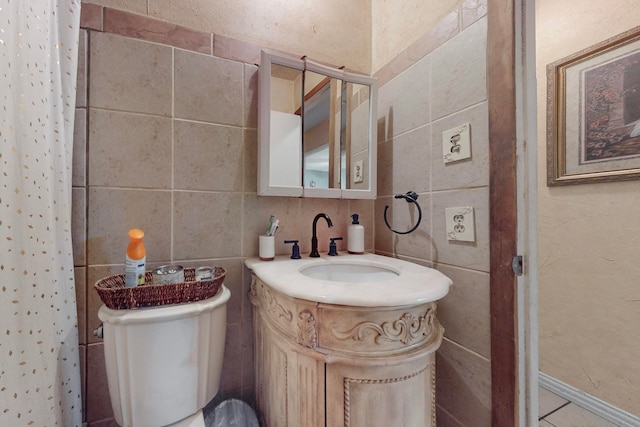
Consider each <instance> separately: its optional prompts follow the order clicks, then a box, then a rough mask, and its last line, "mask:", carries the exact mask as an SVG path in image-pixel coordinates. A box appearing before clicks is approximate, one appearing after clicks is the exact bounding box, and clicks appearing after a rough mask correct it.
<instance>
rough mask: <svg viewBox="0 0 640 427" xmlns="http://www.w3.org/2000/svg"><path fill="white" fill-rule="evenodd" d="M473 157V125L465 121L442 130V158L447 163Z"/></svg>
mask: <svg viewBox="0 0 640 427" xmlns="http://www.w3.org/2000/svg"><path fill="white" fill-rule="evenodd" d="M470 158H471V125H470V124H469V123H465V124H463V125H461V126H457V127H455V128H451V129H449V130H445V131H444V132H442V159H443V161H444V163H445V164H447V163H451V162H457V161H458V160H464V159H470Z"/></svg>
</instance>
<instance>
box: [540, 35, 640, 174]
mask: <svg viewBox="0 0 640 427" xmlns="http://www.w3.org/2000/svg"><path fill="white" fill-rule="evenodd" d="M638 178H640V27H636V28H634V29H632V30H630V31H627V32H625V33H623V34H620V35H618V36H616V37H613V38H611V39H608V40H605V41H603V42H602V43H599V44H597V45H595V46H592V47H589V48H587V49H584V50H582V51H580V52H577V53H575V54H573V55H571V56H569V57H567V58H563V59H561V60H559V61H556V62H554V63H552V64H549V65H548V66H547V185H549V186H556V185H565V184H582V183H593V182H610V181H617V180H629V179H638Z"/></svg>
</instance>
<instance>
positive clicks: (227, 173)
mask: <svg viewBox="0 0 640 427" xmlns="http://www.w3.org/2000/svg"><path fill="white" fill-rule="evenodd" d="M83 6H84V5H83ZM117 15H118V16H121V15H122V13H121V12H118V14H117ZM114 16H115V15H114V11H113V10H110V9H102V8H98V9H95V8H93V9H91V8H87V9H86V11H85V15H84V21H83V22H84V23H85V28H87V27H89V28H93V29H91V30H82V36H81V40H80V42H81V48H80V61H79V64H80V65H79V67H80V72H79V73H78V76H79V82H78V102H77V108H78V109H77V120H76V133H75V143H74V147H75V150H74V175H73V202H74V204H73V228H74V230H73V239H74V261H75V265H76V283H77V294H78V315H79V333H80V343H81V356H82V358H81V360H82V367H81V369H82V375H83V377H82V378H83V410H84V419H85V421H87V422H88V423H89V425H90V426H91V427H94V426H101V427H106V426H114V425H115V423H114V422H113V420H112V410H111V406H110V400H109V396H108V388H107V382H106V376H105V370H104V353H103V344H102V340H101V339H99V338H96V337H94V336H93V334H92V331H93V330H94V329H95V328H96V327H98V326H99V324H100V321H99V320H98V318H97V311H98V309H99V307H100V305H101V301H100V299H99V297H98V295H97V293H96V292H95V290H94V289H93V284H94V283H95V282H96V281H97V280H99V279H100V278H102V277H105V276H107V275H110V274H120V273H122V271H123V268H124V266H123V262H124V250H125V248H126V245H127V243H128V238H127V231H128V230H129V229H130V228H132V227H139V228H142V229H143V230H144V231H145V239H144V241H145V246H146V248H147V262H148V267H149V268H153V267H155V266H158V265H161V264H166V263H174V262H175V263H180V264H182V265H185V266H194V265H202V264H208V265H212V264H213V265H218V266H221V267H224V268H225V269H226V270H227V276H226V280H225V286H227V287H228V288H229V289H230V290H231V292H232V298H231V300H230V302H229V305H228V310H227V311H228V314H227V342H226V347H225V362H224V368H223V369H224V373H223V377H222V384H221V391H220V393H219V395H218V396H217V398H224V397H239V398H242V399H245V400H247V401H249V402H252V401H253V399H254V397H253V394H254V393H253V387H254V379H253V342H252V339H253V327H252V311H251V305H250V303H249V300H248V298H247V291H248V289H249V285H250V275H249V274H248V270H246V269H245V267H244V264H243V261H244V259H245V258H246V257H253V256H256V255H257V236H258V235H259V234H261V233H263V232H264V227H265V226H266V222H267V219H268V217H269V215H270V214H274V215H276V216H277V217H278V218H280V220H281V228H280V230H279V232H278V237H280V238H281V239H278V242H277V245H276V251H277V253H278V254H285V253H289V252H290V250H291V249H290V246H287V245H285V244H284V243H283V242H282V240H284V239H299V240H300V246H301V250H302V252H303V254H304V253H308V252H309V250H310V239H311V222H312V220H313V217H314V216H315V214H316V213H318V212H321V211H323V212H326V213H327V214H329V215H330V216H331V218H332V219H333V220H334V224H335V227H334V228H333V229H332V230H331V231H329V230H327V229H323V228H322V227H321V230H320V231H319V234H320V236H319V239H320V250H321V251H327V249H328V242H329V237H330V236H331V237H334V236H335V237H337V236H343V237H346V227H347V225H348V224H349V222H350V221H349V220H350V215H351V214H352V213H354V212H357V213H359V214H360V218H361V221H362V222H363V224H364V226H365V227H366V228H367V230H369V231H370V233H368V235H367V238H366V242H365V243H366V248H367V249H368V250H373V241H374V240H373V208H374V204H373V202H372V201H348V200H344V201H335V200H302V199H291V198H274V197H258V196H257V194H256V188H257V185H256V169H257V166H256V157H257V133H256V124H257V71H258V67H257V66H255V65H254V64H253V63H251V62H249V61H250V60H249V59H247V60H245V61H247V62H243V61H238V60H235V59H234V60H232V59H229V58H228V57H225V58H223V57H220V56H214V55H212V54H211V52H213V50H214V48H213V45H211V46H210V50H209V53H207V54H203V53H201V50H202V49H201V45H202V43H201V40H202V39H203V37H204V38H206V36H202V35H199V36H198V37H192V38H187V41H188V40H191V39H193V40H196V43H195V44H194V45H193V46H192V49H182V48H178V47H175V46H176V44H179V45H180V46H182V47H185V43H186V44H188V43H187V42H185V38H184V37H183V35H184V34H185V32H187V33H188V32H190V31H191V32H192V30H189V29H184V28H182V29H181V30H180V31H179V32H178V34H180V37H182V38H181V39H180V43H174V42H175V40H173V39H171V34H174V33H175V32H173V33H171V34H169V35H168V36H167V38H165V39H163V44H160V43H156V42H154V41H149V40H145V37H146V35H148V32H145V31H138V32H136V31H133V32H131V28H134V29H135V28H136V26H138V27H139V28H148V27H149V25H155V24H156V23H154V22H152V20H151V21H150V20H149V18H144V19H143V18H141V17H136V16H133V15H130V14H128V15H127V14H125V15H124V18H123V19H125V18H126V19H125V21H126V23H127V25H126V26H125V27H122V26H120V27H118V26H114V25H112V23H111V24H110V19H114ZM103 27H104V28H107V29H109V28H112V27H113V31H116V32H121V33H126V35H122V34H115V33H113V32H101V31H98V30H94V29H95V28H97V29H101V28H103ZM170 27H172V26H170ZM158 28H164V27H163V26H162V25H160V26H159V27H158ZM129 35H133V36H134V37H129ZM196 35H197V34H196ZM208 37H209V39H210V40H213V35H211V34H209V35H208ZM186 47H189V46H186ZM233 47H238V48H236V49H235V50H234V49H233ZM225 49H226V50H224V51H225V54H226V55H228V56H230V57H233V58H243V57H251V54H247V52H255V51H256V49H257V50H258V51H259V49H258V48H257V47H255V46H254V47H251V46H247V45H246V44H242V43H228V44H227V45H226V46H225ZM88 70H90V71H88ZM87 101H88V102H87ZM338 243H339V249H340V250H342V249H344V248H346V242H345V241H342V242H338Z"/></svg>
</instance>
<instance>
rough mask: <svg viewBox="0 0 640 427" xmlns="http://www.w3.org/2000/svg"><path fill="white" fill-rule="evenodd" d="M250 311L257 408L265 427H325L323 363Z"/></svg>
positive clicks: (266, 320) (259, 312)
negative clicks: (253, 335)
mask: <svg viewBox="0 0 640 427" xmlns="http://www.w3.org/2000/svg"><path fill="white" fill-rule="evenodd" d="M261 314H264V311H263V310H256V311H255V312H254V321H255V326H254V330H255V333H256V335H255V345H256V354H255V357H256V359H255V360H256V382H257V384H256V392H257V396H256V397H257V403H258V405H257V406H258V411H259V413H260V416H261V418H262V420H263V422H264V425H265V426H267V427H272V426H273V427H287V426H289V427H297V426H304V427H325V418H324V415H325V411H324V409H325V408H324V399H325V393H324V391H325V390H324V362H323V361H322V360H318V358H317V357H315V358H314V357H310V356H309V355H307V354H303V353H304V352H303V353H300V351H301V350H303V349H304V347H301V346H300V345H299V344H297V343H295V342H293V341H292V340H291V339H290V338H287V337H285V336H284V335H283V334H282V333H280V332H279V331H277V330H275V329H273V328H271V326H270V319H265V318H264V317H262V315H261Z"/></svg>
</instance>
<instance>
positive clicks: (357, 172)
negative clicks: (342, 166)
mask: <svg viewBox="0 0 640 427" xmlns="http://www.w3.org/2000/svg"><path fill="white" fill-rule="evenodd" d="M360 182H364V160H358V161H357V162H355V163H354V164H353V183H354V184H358V183H360Z"/></svg>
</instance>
